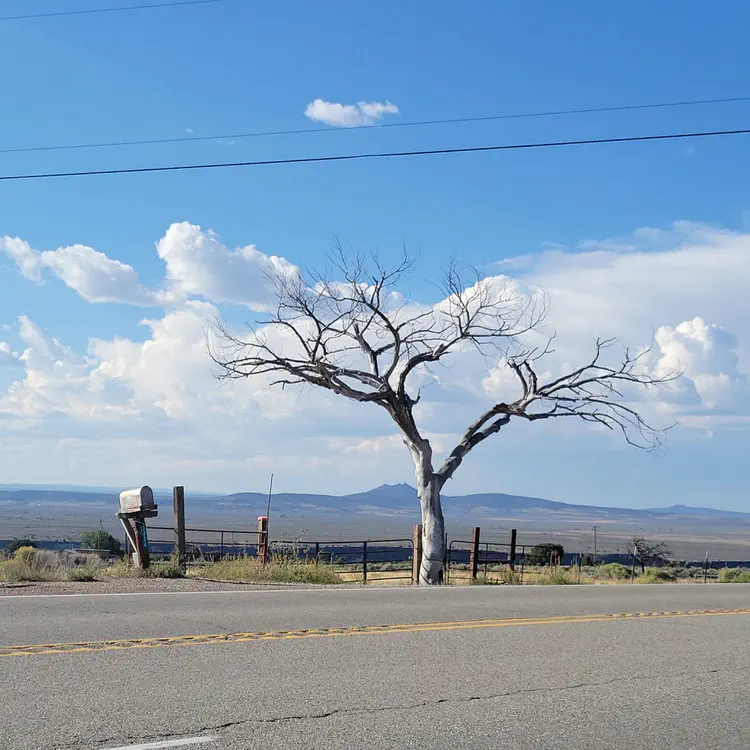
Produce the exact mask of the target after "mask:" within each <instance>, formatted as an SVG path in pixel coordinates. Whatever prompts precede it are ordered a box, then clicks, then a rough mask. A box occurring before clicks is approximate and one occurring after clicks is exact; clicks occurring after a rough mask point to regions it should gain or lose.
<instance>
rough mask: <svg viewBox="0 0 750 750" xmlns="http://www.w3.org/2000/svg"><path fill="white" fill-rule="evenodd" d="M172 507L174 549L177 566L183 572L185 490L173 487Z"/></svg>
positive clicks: (185, 562)
mask: <svg viewBox="0 0 750 750" xmlns="http://www.w3.org/2000/svg"><path fill="white" fill-rule="evenodd" d="M172 500H173V506H174V549H175V555H176V557H177V564H178V565H179V566H180V567H181V568H182V569H183V570H185V568H186V567H187V555H186V550H185V488H184V487H175V488H174V490H173V491H172Z"/></svg>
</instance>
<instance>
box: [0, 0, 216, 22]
mask: <svg viewBox="0 0 750 750" xmlns="http://www.w3.org/2000/svg"><path fill="white" fill-rule="evenodd" d="M225 2H228V0H179V2H174V3H152V4H149V5H121V6H119V7H117V8H89V9H88V10H57V11H52V12H50V13H28V14H26V15H23V16H0V21H22V20H26V19H29V18H54V17H57V16H87V15H89V14H90V13H119V12H120V11H123V10H147V9H149V8H178V7H182V6H184V5H209V4H212V3H225Z"/></svg>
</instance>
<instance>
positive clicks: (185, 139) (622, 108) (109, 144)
mask: <svg viewBox="0 0 750 750" xmlns="http://www.w3.org/2000/svg"><path fill="white" fill-rule="evenodd" d="M0 20H2V19H0ZM748 101H750V96H734V97H727V98H722V99H692V100H687V101H678V102H657V103H649V104H625V105H619V106H613V107H586V108H584V109H559V110H547V111H540V112H520V113H510V114H502V115H480V116H476V117H451V118H445V119H436V120H412V121H408V122H384V123H375V124H372V125H354V126H351V127H350V126H344V125H338V126H327V127H324V128H297V129H294V130H266V131H256V132H250V133H225V134H216V135H188V136H179V137H174V138H148V139H143V140H121V141H103V142H97V143H69V144H55V145H51V146H20V147H13V148H0V154H20V153H31V152H38V151H66V150H76V149H93V148H113V147H122V146H146V145H154V144H165V143H189V142H191V141H218V140H238V139H242V138H265V137H269V136H280V135H304V134H307V133H330V132H336V131H342V130H354V131H356V130H378V129H388V128H412V127H423V126H426V125H451V124H459V123H472V122H491V121H498V120H520V119H532V118H535V117H559V116H564V115H583V114H595V113H603V112H627V111H633V110H644V109H665V108H669V107H694V106H698V105H706V104H728V103H735V102H748Z"/></svg>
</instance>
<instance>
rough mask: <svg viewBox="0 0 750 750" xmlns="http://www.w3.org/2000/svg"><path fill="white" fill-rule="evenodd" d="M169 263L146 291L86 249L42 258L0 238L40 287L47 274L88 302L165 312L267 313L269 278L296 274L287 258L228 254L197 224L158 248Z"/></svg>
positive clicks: (179, 229)
mask: <svg viewBox="0 0 750 750" xmlns="http://www.w3.org/2000/svg"><path fill="white" fill-rule="evenodd" d="M156 249H157V253H158V255H159V257H160V258H161V259H162V260H163V261H164V263H165V266H166V267H165V278H164V282H163V288H161V289H155V290H150V289H146V288H145V287H144V286H143V285H142V284H141V283H140V281H139V279H138V274H137V272H136V270H135V269H134V268H133V267H132V266H130V265H128V264H127V263H122V262H121V261H119V260H115V259H112V258H110V257H109V256H107V255H105V254H104V253H102V252H100V251H98V250H95V249H94V248H92V247H88V246H86V245H81V244H76V245H72V246H69V247H60V248H57V249H56V250H46V251H44V252H41V253H40V252H38V251H36V250H34V249H33V248H32V247H31V246H30V245H29V243H28V242H25V241H24V240H21V239H20V238H17V237H3V238H0V251H3V252H4V253H5V254H6V255H8V256H9V257H10V258H11V259H13V260H14V262H15V263H16V264H17V266H18V269H19V271H20V272H21V274H22V275H23V276H25V277H26V278H28V279H30V280H32V281H36V282H40V281H41V280H42V276H41V271H43V270H48V271H50V272H51V273H53V274H54V275H55V276H56V277H57V278H59V279H60V280H61V281H62V282H63V283H64V284H66V286H68V287H69V288H70V289H72V290H73V291H75V292H76V293H77V294H78V295H79V296H80V297H82V298H83V299H84V300H86V301H87V302H120V303H123V304H129V305H136V306H144V307H148V306H161V305H163V304H164V303H166V302H176V301H180V300H185V299H188V298H189V297H194V296H197V297H202V298H204V299H208V300H212V301H214V302H232V303H235V304H241V305H247V306H248V307H250V308H251V309H253V310H256V311H260V310H264V309H265V307H266V305H267V303H268V302H270V301H271V298H272V291H273V289H272V284H271V283H270V282H269V278H268V277H269V275H271V276H272V275H276V274H279V273H281V274H289V275H292V274H296V273H298V269H297V267H296V266H294V265H293V264H291V263H289V261H287V260H286V259H284V258H281V257H278V256H275V255H266V254H265V253H262V252H261V251H260V250H258V249H257V248H256V247H255V245H247V246H245V247H240V248H237V249H236V250H230V249H229V248H227V247H226V246H225V245H223V244H222V243H221V242H220V241H219V239H218V237H217V236H216V234H214V233H213V232H212V231H210V230H208V231H203V230H202V229H201V228H200V227H199V226H197V225H195V224H189V223H187V222H181V223H176V224H172V225H171V226H170V227H169V229H167V231H166V233H165V235H164V237H162V239H161V240H159V242H158V243H157V246H156Z"/></svg>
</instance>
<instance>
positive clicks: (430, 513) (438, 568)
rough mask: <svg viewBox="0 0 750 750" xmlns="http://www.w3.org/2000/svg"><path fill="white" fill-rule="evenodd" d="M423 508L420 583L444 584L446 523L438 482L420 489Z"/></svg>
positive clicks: (433, 481)
mask: <svg viewBox="0 0 750 750" xmlns="http://www.w3.org/2000/svg"><path fill="white" fill-rule="evenodd" d="M418 493H419V502H420V504H421V506H422V565H421V567H420V569H419V582H420V584H424V585H428V586H429V585H437V584H441V583H443V580H444V576H445V571H444V570H443V567H444V566H443V562H444V559H445V521H444V520H443V509H442V508H441V506H440V488H439V486H438V483H437V480H435V479H433V480H432V482H430V483H428V484H427V485H425V486H421V487H419V489H418Z"/></svg>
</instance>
